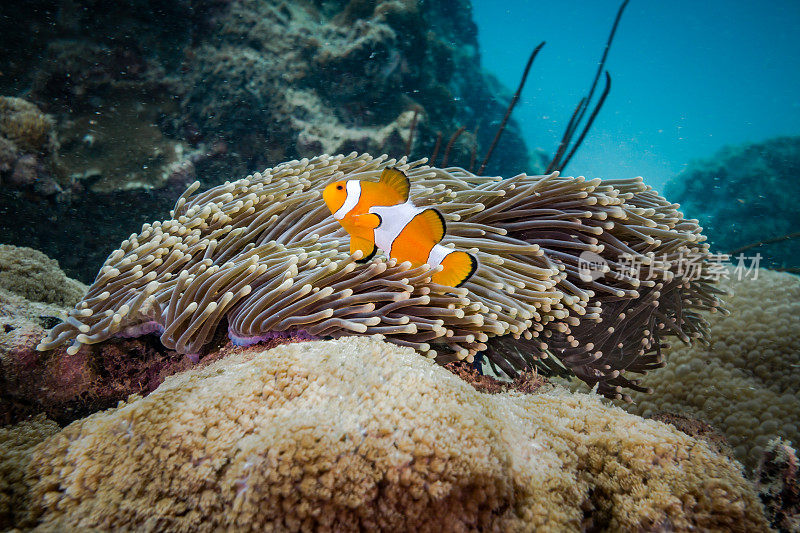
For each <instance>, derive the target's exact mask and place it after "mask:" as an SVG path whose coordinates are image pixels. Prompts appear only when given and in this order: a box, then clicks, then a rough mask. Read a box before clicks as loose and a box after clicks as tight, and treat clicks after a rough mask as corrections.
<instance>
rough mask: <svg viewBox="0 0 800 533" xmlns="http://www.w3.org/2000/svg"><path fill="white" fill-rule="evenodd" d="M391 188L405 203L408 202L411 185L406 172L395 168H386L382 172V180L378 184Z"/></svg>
mask: <svg viewBox="0 0 800 533" xmlns="http://www.w3.org/2000/svg"><path fill="white" fill-rule="evenodd" d="M378 183H381V184H383V185H386V186H387V187H389V188H391V189H392V190H393V191H395V192H396V193H397V194H399V195H400V197H401V198H402V199H403V202H407V201H408V192H409V190H410V189H411V183H410V182H409V181H408V176H406V174H405V172H403V171H402V170H400V169H398V168H395V167H386V168H384V169H383V172H381V180H380V181H379V182H378Z"/></svg>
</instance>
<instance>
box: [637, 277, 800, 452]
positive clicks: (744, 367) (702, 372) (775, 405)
mask: <svg viewBox="0 0 800 533" xmlns="http://www.w3.org/2000/svg"><path fill="white" fill-rule="evenodd" d="M722 285H723V286H724V287H727V288H728V289H730V290H732V291H733V295H731V296H728V297H726V303H727V306H728V308H729V309H730V311H731V313H730V315H729V316H723V315H721V314H719V313H708V314H707V316H706V318H707V319H708V321H709V323H710V324H711V335H710V339H711V344H710V346H708V347H705V346H696V347H687V346H683V345H677V344H676V345H675V346H673V347H672V348H671V349H670V350H668V351H667V356H666V359H667V366H666V368H664V369H662V370H661V371H659V372H658V373H657V374H656V375H652V376H647V377H646V378H645V379H644V380H643V381H644V384H647V385H650V386H651V387H653V388H654V389H655V393H654V394H652V395H644V394H636V395H634V401H635V402H636V403H635V404H634V405H631V406H629V410H631V411H632V412H635V413H637V414H641V415H645V416H650V415H652V414H654V413H657V412H659V411H668V412H675V413H685V414H688V415H690V416H694V417H698V418H701V419H704V420H706V421H707V422H709V423H711V424H712V425H713V426H714V427H716V428H717V429H719V430H720V431H722V432H723V433H724V434H725V436H726V438H727V440H728V442H729V443H730V445H731V446H732V447H733V448H734V451H735V453H736V457H737V458H738V459H739V460H740V461H742V462H744V463H745V464H747V465H748V466H751V467H753V466H755V464H756V462H757V461H758V460H759V458H760V457H761V455H762V452H763V450H764V447H765V445H766V444H767V443H768V442H769V441H770V440H771V439H773V438H774V437H776V436H780V437H783V438H785V439H787V440H790V441H791V442H792V443H794V444H798V443H800V429H798V426H800V422H799V421H800V352H799V351H798V346H800V277H797V276H795V275H792V274H787V273H783V272H773V271H771V270H766V269H761V270H759V271H758V277H757V279H755V280H753V279H742V280H737V279H736V276H735V275H734V276H732V277H731V279H728V280H723V282H722Z"/></svg>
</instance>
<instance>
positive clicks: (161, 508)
mask: <svg viewBox="0 0 800 533" xmlns="http://www.w3.org/2000/svg"><path fill="white" fill-rule="evenodd" d="M29 475H30V476H31V479H32V480H35V482H34V484H33V486H32V488H31V492H30V501H31V502H32V503H31V505H32V512H33V516H34V518H36V519H37V520H38V523H39V525H40V527H43V528H45V529H48V530H77V529H93V528H98V529H104V530H108V529H120V528H124V529H135V530H142V529H146V530H162V531H179V530H180V531H187V530H199V531H212V530H221V529H231V530H237V531H244V530H257V531H264V530H273V529H276V530H286V531H299V530H301V529H302V530H314V529H325V530H346V531H353V530H357V529H359V528H362V529H381V530H402V531H411V530H414V531H417V530H419V531H434V530H436V531H438V530H441V527H443V525H444V526H447V527H449V529H450V530H453V531H463V530H472V529H481V530H498V531H521V530H534V529H535V530H537V531H564V530H578V529H580V528H581V527H584V528H589V529H593V530H610V531H632V530H653V529H658V530H661V529H664V528H671V529H676V530H687V529H692V528H693V529H700V530H711V529H724V530H729V531H765V530H767V526H766V522H765V518H764V516H763V512H762V510H761V506H760V503H759V502H758V500H757V498H756V496H755V494H754V492H753V490H752V488H751V487H750V485H749V484H748V483H747V482H746V481H745V479H744V478H743V477H742V476H741V474H740V472H739V470H738V468H737V465H736V464H735V463H733V462H731V460H729V459H727V458H726V457H724V456H721V455H718V454H716V453H714V452H712V451H711V450H710V449H709V447H708V446H707V445H706V444H705V443H704V442H701V441H697V440H695V439H693V438H691V437H689V436H687V435H685V434H682V433H680V432H678V431H677V430H674V429H672V428H671V427H669V426H666V425H664V424H661V423H658V422H655V421H646V420H642V419H641V418H638V417H636V416H633V415H630V414H627V413H625V412H624V411H622V410H620V409H618V408H616V407H610V406H604V405H602V404H601V402H600V401H599V399H598V398H597V397H596V396H591V395H585V394H570V393H568V392H566V391H563V390H560V389H559V390H553V391H550V392H547V393H542V394H533V395H525V394H520V393H517V392H513V393H508V392H506V393H501V394H497V395H488V394H482V393H479V392H477V391H476V390H474V389H473V388H472V387H471V386H470V385H468V384H467V383H465V382H464V381H462V380H461V379H459V378H458V377H456V376H454V375H452V374H450V373H449V372H447V371H446V370H445V369H443V368H441V367H439V366H437V365H435V364H433V363H432V362H431V361H428V360H426V359H425V358H421V357H418V356H416V355H415V353H414V352H413V351H412V350H411V349H409V348H403V347H397V346H394V345H391V344H388V343H385V342H382V341H380V340H378V339H374V338H352V337H351V338H345V339H340V340H337V341H317V342H308V343H302V344H293V345H284V346H280V347H278V348H274V349H272V350H269V351H266V352H262V353H259V352H258V351H250V352H244V353H239V354H236V355H232V356H230V357H228V358H226V359H224V360H222V361H218V362H217V363H214V364H212V365H210V366H208V367H206V368H203V369H197V370H192V371H189V372H185V373H182V374H177V375H175V376H172V377H170V378H168V379H167V381H166V382H165V383H164V384H163V385H162V386H161V387H159V388H158V389H157V390H156V391H154V392H153V393H152V394H150V395H149V396H148V397H146V398H137V397H132V398H130V399H129V401H128V403H122V404H121V405H120V406H119V407H117V408H115V409H111V410H108V411H105V412H102V413H96V414H94V415H92V416H90V417H88V418H86V419H83V420H80V421H77V422H75V423H73V424H71V425H70V426H68V427H66V428H65V429H64V430H63V431H61V432H60V433H59V434H57V435H55V436H54V437H51V438H50V439H48V440H47V441H45V442H44V443H43V444H42V445H40V447H38V448H37V449H36V451H35V453H34V456H33V458H32V460H31V462H30V467H29Z"/></svg>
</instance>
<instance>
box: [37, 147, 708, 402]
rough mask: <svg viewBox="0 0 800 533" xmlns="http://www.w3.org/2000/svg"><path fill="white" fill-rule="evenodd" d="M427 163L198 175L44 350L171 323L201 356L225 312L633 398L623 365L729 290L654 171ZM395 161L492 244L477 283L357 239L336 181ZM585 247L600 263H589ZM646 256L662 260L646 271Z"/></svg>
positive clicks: (333, 163) (261, 329)
mask: <svg viewBox="0 0 800 533" xmlns="http://www.w3.org/2000/svg"><path fill="white" fill-rule="evenodd" d="M425 162H426V160H424V159H423V160H420V161H415V162H408V161H407V160H406V158H401V159H400V160H395V159H389V158H388V156H385V155H384V156H381V157H378V158H373V157H371V156H370V155H367V154H361V155H358V154H355V153H353V154H350V155H347V156H344V155H336V156H328V155H323V156H319V157H316V158H314V159H311V160H309V159H303V160H300V161H290V162H287V163H283V164H280V165H278V166H276V167H275V168H272V169H268V170H265V171H264V172H263V173H255V174H253V175H251V176H248V177H247V178H245V179H242V180H238V181H235V182H232V183H230V182H228V183H225V184H223V185H220V186H218V187H214V188H212V189H209V190H207V191H205V192H201V193H197V190H198V188H199V183H197V182H195V183H194V184H192V185H191V186H190V187H189V188H188V189H187V191H186V192H185V193H184V194H183V195H182V196H181V197H180V198H179V199H178V201H177V203H176V205H175V208H174V210H173V211H172V212H171V217H172V218H170V219H169V220H166V221H164V222H160V223H159V222H156V223H154V224H152V225H151V224H145V225H144V226H143V227H142V231H141V232H140V233H139V234H133V235H131V236H130V238H128V239H126V240H125V241H123V243H122V245H121V246H120V248H119V249H118V250H116V251H114V252H113V253H112V254H111V255H110V256H109V257H108V259H107V260H106V263H105V265H104V266H103V267H102V268H101V269H100V272H99V274H98V276H97V278H96V279H95V281H94V283H93V284H92V285H91V287H90V288H89V290H88V292H87V294H86V296H85V297H84V299H83V300H82V301H81V302H80V303H79V304H78V305H77V306H76V307H75V309H73V310H72V311H70V312H69V313H68V316H67V318H66V320H65V321H64V322H63V323H62V324H59V325H58V326H56V327H55V328H53V330H52V331H51V332H50V333H49V335H48V337H47V338H46V339H44V340H43V341H42V343H41V344H40V345H39V349H41V350H49V349H52V348H55V347H56V346H59V345H62V344H65V343H71V344H70V346H69V348H68V351H69V352H71V353H74V352H76V351H77V350H78V349H80V347H81V345H83V344H92V343H96V342H101V341H103V340H105V339H108V338H109V337H112V336H115V335H122V336H126V335H127V336H130V335H138V334H143V333H151V332H157V333H159V334H160V338H161V342H162V343H163V344H164V346H166V347H168V348H171V349H174V350H177V351H179V352H182V353H187V354H197V353H199V352H200V350H201V349H202V347H203V346H204V345H206V344H208V343H209V342H210V341H211V340H212V338H213V337H214V334H215V332H216V330H217V327H218V326H219V325H220V324H221V323H223V322H227V329H228V335H229V337H230V338H231V339H232V340H233V341H234V342H235V343H238V344H250V343H254V342H258V341H260V340H263V339H267V338H270V337H272V336H275V335H280V334H282V333H287V332H298V331H302V332H305V333H308V334H311V335H314V336H318V337H334V338H335V337H340V336H343V335H372V334H382V335H383V336H385V338H386V339H387V340H388V341H390V342H393V343H395V344H399V345H403V346H411V347H413V348H415V349H416V350H417V351H419V352H420V353H422V354H424V355H427V356H428V357H435V358H437V360H439V361H441V362H449V361H451V360H453V359H461V360H466V361H468V362H473V361H474V359H475V357H476V356H478V357H480V356H481V355H482V354H484V353H485V354H486V356H487V360H488V363H489V364H490V365H491V366H492V367H493V369H494V370H495V371H496V372H497V373H499V374H506V375H509V376H515V375H516V374H517V373H518V372H519V371H521V370H525V369H528V368H532V367H533V366H537V367H539V368H540V369H541V370H542V371H544V372H545V373H554V372H556V373H570V371H571V372H574V373H575V374H576V375H577V376H578V377H579V378H581V379H582V380H584V381H586V382H587V383H589V384H590V385H594V384H597V385H598V392H600V393H601V394H604V395H606V396H609V397H617V398H619V397H623V396H622V393H621V390H622V388H623V387H630V388H633V389H635V390H644V389H643V388H642V387H640V386H639V385H638V384H637V383H636V381H635V380H634V381H632V380H629V379H627V378H626V377H624V376H623V375H622V373H623V372H625V371H632V372H637V373H643V372H646V371H647V370H650V369H652V368H656V367H659V366H662V365H663V363H662V361H661V349H662V347H663V342H662V337H663V336H665V335H676V336H678V337H679V338H681V339H682V340H684V341H687V342H688V341H690V340H692V339H700V340H704V338H705V335H706V332H707V328H706V324H705V322H704V321H703V319H702V318H701V317H700V315H699V314H698V313H697V311H698V310H699V309H716V308H718V307H719V305H720V302H719V300H718V299H717V297H716V294H717V292H718V291H716V289H714V287H713V286H712V285H711V281H712V276H711V275H710V273H709V263H708V261H707V259H708V246H707V245H706V244H704V243H703V240H704V238H703V237H702V235H701V234H700V230H701V228H699V226H698V225H697V222H696V221H694V220H684V219H683V218H682V215H681V213H680V212H678V211H677V207H678V206H677V205H674V204H671V203H669V202H667V201H666V200H665V199H663V198H662V197H660V196H659V195H658V194H656V193H655V192H654V191H653V190H652V189H651V188H650V187H648V186H646V185H644V184H643V183H642V180H641V178H637V179H630V180H612V181H604V182H601V181H600V180H599V179H594V180H585V179H584V178H582V177H578V178H572V177H563V176H560V175H559V174H558V173H557V172H556V173H553V174H549V175H546V176H528V175H526V174H520V175H518V176H515V177H513V178H509V179H503V178H500V177H484V176H476V175H475V174H472V173H470V172H468V171H466V170H464V169H462V168H457V167H450V168H445V169H441V168H432V167H429V166H426V165H425ZM387 166H396V167H398V168H399V169H401V170H403V171H404V172H405V173H406V174H407V175H408V177H409V179H410V181H411V184H412V188H411V199H412V200H413V202H414V203H415V204H416V205H421V206H425V205H431V206H436V207H437V209H439V211H440V212H442V214H443V215H444V217H445V219H446V221H447V236H446V238H445V240H444V241H443V244H445V245H450V246H457V247H458V248H459V249H463V250H466V251H469V252H470V253H472V254H474V255H476V257H477V258H478V260H479V263H480V266H479V268H478V270H477V272H476V273H475V274H474V275H473V276H472V278H470V279H469V281H468V282H467V283H466V284H464V285H463V286H461V287H459V288H452V287H446V286H441V285H436V284H434V283H432V282H431V274H432V271H431V270H429V269H428V268H427V266H422V267H418V268H411V266H410V264H409V263H398V262H397V261H395V260H393V259H387V258H385V257H381V256H378V257H376V258H374V259H372V260H371V261H370V262H368V263H366V264H360V263H357V260H358V259H360V258H361V256H360V253H356V254H355V255H350V254H349V252H348V248H349V247H348V237H347V234H346V233H345V232H344V230H343V229H342V228H341V226H340V225H339V224H338V222H337V221H336V220H335V219H334V218H333V217H331V216H330V212H329V211H328V209H327V207H326V206H325V204H324V202H323V200H322V194H321V193H322V190H323V189H324V187H325V185H327V184H328V183H330V182H333V181H337V180H345V179H366V180H370V179H377V178H378V176H379V175H380V173H381V171H382V169H383V168H385V167H387ZM587 254H588V257H590V258H593V259H594V260H595V265H597V263H598V262H599V263H601V265H600V269H599V270H593V271H591V272H589V273H588V275H587V272H586V271H585V270H586V265H585V261H584V260H585V258H586V257H587ZM686 257H692V258H694V260H693V264H695V265H696V268H694V269H691V270H690V269H687V268H685V265H684V264H683V261H682V258H686ZM634 262H636V263H637V264H639V265H640V266H643V267H644V269H645V270H646V271H647V274H646V275H644V276H643V275H637V273H635V272H632V271H631V270H630V269H629V268H628V267H629V266H630V265H631V264H632V263H634ZM638 274H641V273H638Z"/></svg>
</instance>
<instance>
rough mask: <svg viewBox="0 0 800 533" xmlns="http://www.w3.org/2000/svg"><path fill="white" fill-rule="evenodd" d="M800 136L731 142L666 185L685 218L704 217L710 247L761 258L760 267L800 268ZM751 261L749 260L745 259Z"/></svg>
mask: <svg viewBox="0 0 800 533" xmlns="http://www.w3.org/2000/svg"><path fill="white" fill-rule="evenodd" d="M798 174H800V137H777V138H774V139H769V140H767V141H764V142H759V143H751V144H745V145H742V146H728V147H725V148H723V149H722V150H720V151H719V152H718V153H717V154H716V155H714V156H713V157H711V158H709V159H705V160H701V161H695V162H693V163H691V164H690V165H689V167H688V168H687V169H686V170H685V171H683V172H682V173H681V174H680V175H678V176H676V177H675V178H673V179H672V180H671V181H670V182H669V183H668V184H667V188H666V194H667V196H668V197H669V198H671V199H673V200H674V201H676V202H680V203H681V207H682V209H683V211H684V212H685V213H686V215H687V216H690V217H694V218H697V219H699V220H700V224H701V225H702V226H703V229H704V232H705V234H706V235H707V236H708V239H709V242H710V243H711V247H712V250H714V251H716V252H720V253H730V252H733V251H735V250H738V249H739V248H741V247H745V246H749V245H752V244H757V243H761V242H764V241H771V240H773V239H780V238H781V237H784V236H787V235H792V234H794V236H793V237H792V238H790V239H785V240H777V241H776V242H769V243H764V244H763V245H760V246H754V247H750V248H747V249H746V250H745V251H743V252H742V253H743V254H744V255H745V256H755V254H756V253H759V254H761V256H762V257H763V259H762V261H761V266H768V267H771V268H783V269H789V270H792V271H797V270H799V269H800V259H798V258H800V240H798V235H797V231H798V227H800V214H798V210H797V205H796V199H797V198H798V196H800V182H799V181H798V180H797V176H798ZM747 264H748V265H749V264H750V261H749V260H748V261H747Z"/></svg>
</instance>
